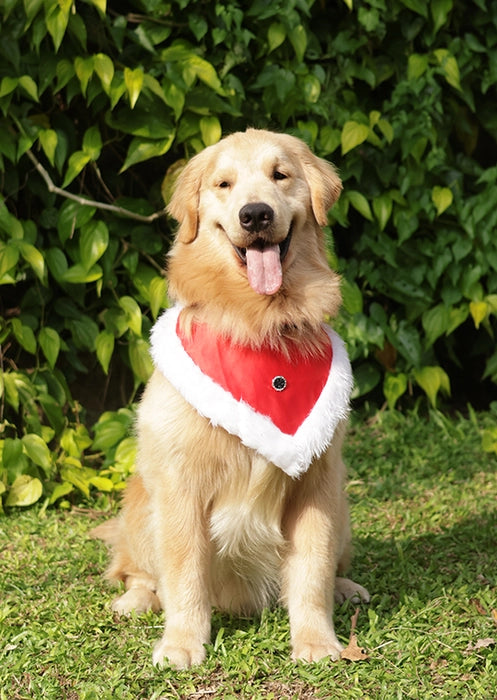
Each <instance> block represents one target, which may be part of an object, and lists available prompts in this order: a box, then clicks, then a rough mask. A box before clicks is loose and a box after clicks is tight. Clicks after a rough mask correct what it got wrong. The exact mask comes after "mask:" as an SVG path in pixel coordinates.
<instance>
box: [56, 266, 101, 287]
mask: <svg viewBox="0 0 497 700" xmlns="http://www.w3.org/2000/svg"><path fill="white" fill-rule="evenodd" d="M102 275H103V272H102V268H101V267H100V265H93V266H92V267H91V268H90V269H89V270H87V269H86V266H84V265H82V264H81V263H76V265H72V267H69V268H68V269H67V270H66V272H64V274H63V275H62V277H61V281H62V282H69V283H70V284H86V283H88V282H96V281H97V280H99V279H100V278H101V277H102Z"/></svg>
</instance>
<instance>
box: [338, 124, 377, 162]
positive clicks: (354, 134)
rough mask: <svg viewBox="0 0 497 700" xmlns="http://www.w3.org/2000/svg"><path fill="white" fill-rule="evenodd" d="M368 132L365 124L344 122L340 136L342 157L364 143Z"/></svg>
mask: <svg viewBox="0 0 497 700" xmlns="http://www.w3.org/2000/svg"><path fill="white" fill-rule="evenodd" d="M369 131H370V130H369V126H366V124H359V122H355V121H348V122H345V124H344V126H343V129H342V135H341V143H342V155H345V154H346V153H348V152H349V151H352V149H354V148H356V147H357V146H359V145H360V144H361V143H364V141H366V139H367V138H368V136H369Z"/></svg>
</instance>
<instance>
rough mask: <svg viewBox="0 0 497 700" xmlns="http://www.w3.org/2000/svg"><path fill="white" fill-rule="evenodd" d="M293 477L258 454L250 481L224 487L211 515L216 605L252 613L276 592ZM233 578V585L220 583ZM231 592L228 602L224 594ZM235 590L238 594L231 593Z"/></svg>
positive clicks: (231, 583) (233, 481) (248, 475)
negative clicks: (284, 514)
mask: <svg viewBox="0 0 497 700" xmlns="http://www.w3.org/2000/svg"><path fill="white" fill-rule="evenodd" d="M289 486H290V479H289V478H288V477H287V476H286V475H285V474H283V473H282V472H281V470H279V469H277V468H276V467H275V466H274V465H272V464H270V463H269V462H267V461H266V460H265V459H264V458H263V457H261V456H259V455H257V454H255V455H254V457H253V460H252V464H251V468H250V472H249V473H247V474H246V478H242V479H239V480H237V479H234V480H232V481H230V482H229V483H226V484H225V485H224V487H223V488H222V489H221V490H220V492H219V493H218V494H217V495H216V497H215V499H214V501H213V503H212V509H211V513H210V535H211V542H212V546H213V551H212V563H211V570H212V571H211V576H212V583H213V590H214V591H216V592H217V593H216V595H217V597H218V598H219V597H220V599H218V600H217V601H216V604H217V605H219V606H220V607H222V608H227V609H231V610H234V611H242V612H251V611H252V610H255V609H258V608H260V606H261V605H262V606H265V605H268V604H269V603H270V602H271V601H272V600H274V598H275V597H276V596H277V594H278V589H279V582H280V579H281V561H282V555H283V548H284V546H285V538H284V535H283V532H282V527H283V522H282V520H283V513H284V509H285V504H286V501H287V498H288V489H289ZM226 577H229V579H230V582H229V583H230V585H229V586H226V585H221V586H219V585H218V584H219V583H220V582H221V583H222V581H223V580H224V579H226ZM228 589H229V590H230V599H229V600H227V599H224V598H223V590H228ZM233 591H235V593H233Z"/></svg>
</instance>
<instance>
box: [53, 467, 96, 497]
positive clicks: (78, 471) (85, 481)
mask: <svg viewBox="0 0 497 700" xmlns="http://www.w3.org/2000/svg"><path fill="white" fill-rule="evenodd" d="M88 471H89V470H88ZM60 475H61V477H62V479H63V480H64V481H68V482H69V483H70V484H72V485H73V486H75V487H76V488H77V489H79V491H81V493H83V494H84V495H85V496H86V498H89V497H90V487H89V479H90V478H91V477H89V476H88V474H87V473H86V471H85V470H84V469H83V466H82V464H81V462H79V460H77V459H75V458H74V457H66V459H65V460H64V462H63V464H62V466H61V469H60Z"/></svg>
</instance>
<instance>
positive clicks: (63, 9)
mask: <svg viewBox="0 0 497 700" xmlns="http://www.w3.org/2000/svg"><path fill="white" fill-rule="evenodd" d="M72 3H73V0H58V1H57V2H56V3H53V4H52V6H51V7H50V6H49V5H48V4H47V5H48V7H49V8H50V9H48V7H47V9H46V11H45V22H46V26H47V29H48V32H49V34H50V36H51V37H52V40H53V44H54V47H55V51H56V52H57V51H58V50H59V47H60V45H61V43H62V39H63V38H64V34H65V33H66V29H67V23H68V21H69V12H70V11H71V8H72Z"/></svg>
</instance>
